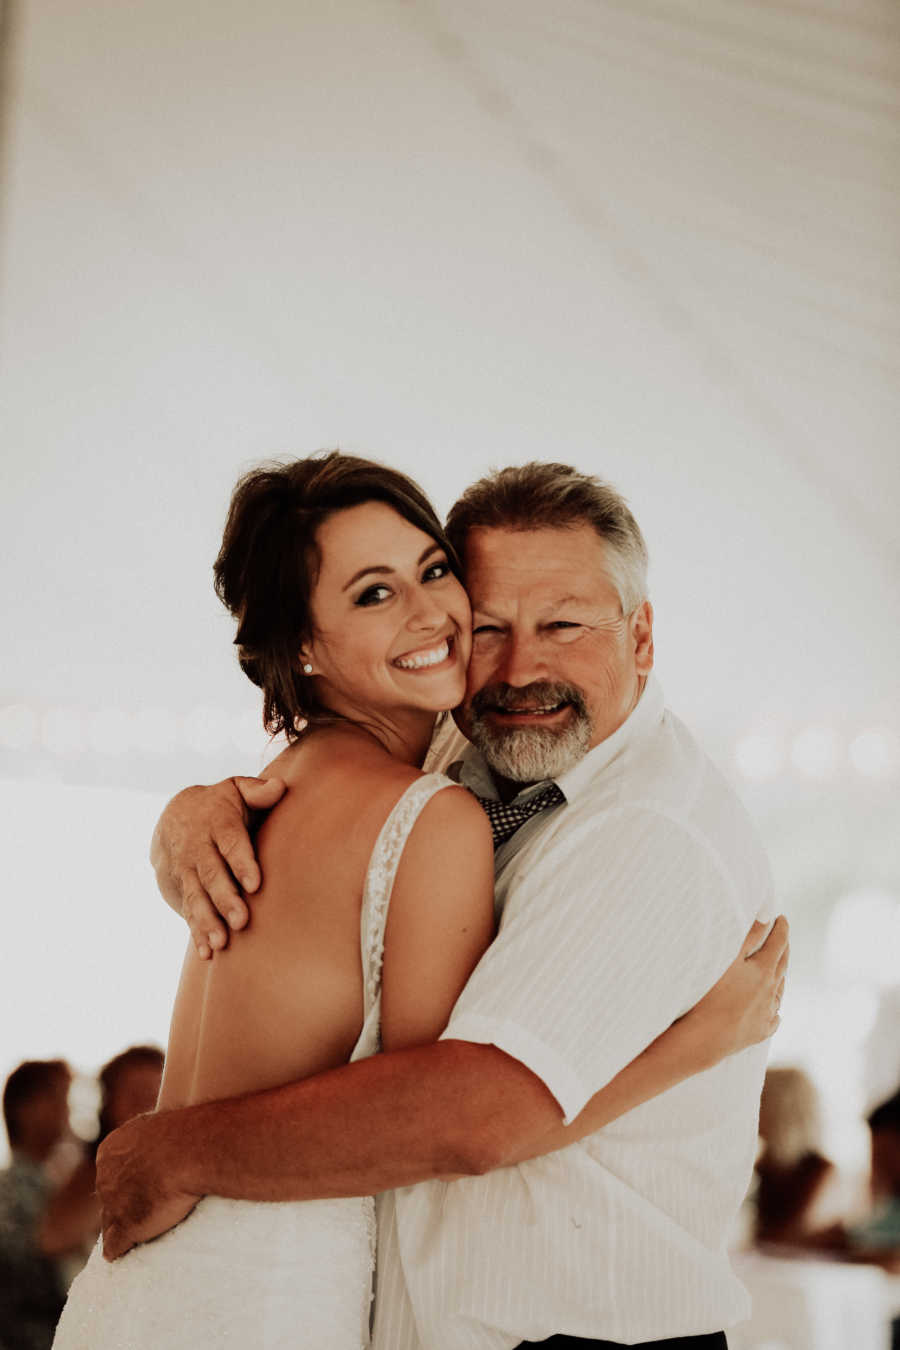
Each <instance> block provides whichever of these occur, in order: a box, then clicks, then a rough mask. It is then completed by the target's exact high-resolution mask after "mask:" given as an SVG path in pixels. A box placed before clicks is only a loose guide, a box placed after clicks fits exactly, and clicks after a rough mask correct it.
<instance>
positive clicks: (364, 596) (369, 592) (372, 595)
mask: <svg viewBox="0 0 900 1350" xmlns="http://www.w3.org/2000/svg"><path fill="white" fill-rule="evenodd" d="M390 594H391V588H390V586H385V585H384V583H383V582H379V583H378V584H377V585H376V586H367V587H366V589H365V590H364V591H363V592H362V593H361V594H360V595H358V596H357V597H356V599H355V600H354V602H353V603H354V604H355V605H378V604H380V603H381V601H382V600H387V598H388V596H389V595H390Z"/></svg>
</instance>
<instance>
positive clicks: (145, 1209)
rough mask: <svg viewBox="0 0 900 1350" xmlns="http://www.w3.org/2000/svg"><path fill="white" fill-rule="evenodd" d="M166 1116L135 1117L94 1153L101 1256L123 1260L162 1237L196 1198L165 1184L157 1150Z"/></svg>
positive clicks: (183, 1214) (110, 1259) (163, 1170)
mask: <svg viewBox="0 0 900 1350" xmlns="http://www.w3.org/2000/svg"><path fill="white" fill-rule="evenodd" d="M164 1121H165V1116H164V1115H163V1114H157V1113H151V1114H149V1115H146V1116H136V1117H135V1118H134V1119H133V1120H130V1121H128V1123H127V1124H126V1125H123V1126H122V1127H121V1128H120V1129H118V1130H114V1131H113V1132H112V1134H110V1135H109V1136H108V1137H107V1138H106V1139H105V1140H104V1141H103V1143H102V1144H101V1145H100V1149H99V1151H98V1153H97V1194H98V1195H99V1197H100V1200H101V1203H102V1206H103V1218H102V1225H103V1255H104V1256H105V1257H106V1259H107V1261H115V1260H116V1258H117V1257H119V1256H124V1254H125V1253H126V1252H127V1251H129V1250H130V1249H131V1248H132V1247H133V1246H135V1244H136V1243H138V1242H148V1241H149V1240H150V1239H151V1238H155V1237H159V1236H160V1234H161V1233H166V1232H168V1230H169V1229H170V1228H174V1227H175V1225H176V1224H178V1223H181V1221H182V1219H184V1218H186V1217H187V1215H188V1214H190V1212H191V1210H192V1209H193V1208H194V1206H195V1205H196V1203H197V1201H198V1200H199V1199H200V1197H199V1196H197V1195H189V1194H187V1193H186V1192H184V1191H180V1190H177V1189H173V1188H172V1187H171V1185H169V1184H167V1173H166V1169H165V1166H164V1165H163V1161H162V1156H161V1154H160V1150H159V1148H158V1147H155V1145H156V1144H157V1142H158V1139H159V1137H160V1136H161V1135H162V1134H163V1130H164Z"/></svg>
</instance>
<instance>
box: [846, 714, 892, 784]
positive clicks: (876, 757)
mask: <svg viewBox="0 0 900 1350" xmlns="http://www.w3.org/2000/svg"><path fill="white" fill-rule="evenodd" d="M849 756H850V763H851V764H852V765H853V767H854V769H855V770H856V772H857V773H859V774H862V776H863V777H864V778H889V777H891V775H892V774H893V773H894V772H895V770H896V768H897V746H896V742H895V741H894V738H893V737H892V736H891V735H890V733H889V732H888V731H885V730H884V728H882V727H869V728H868V729H867V730H866V731H861V732H860V733H859V735H858V736H854V738H853V740H852V741H851V742H850V749H849Z"/></svg>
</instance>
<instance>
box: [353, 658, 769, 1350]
mask: <svg viewBox="0 0 900 1350" xmlns="http://www.w3.org/2000/svg"><path fill="white" fill-rule="evenodd" d="M444 744H445V751H444V763H445V764H447V756H448V755H452V754H453V752H454V751H455V750H458V746H459V742H458V741H457V742H456V743H455V744H454V743H453V741H452V739H449V744H448V738H446V737H445V740H444ZM430 767H434V763H433V761H432V762H431V764H430ZM454 776H459V777H460V779H461V781H463V782H464V783H466V784H467V785H472V786H476V787H477V790H478V791H479V793H481V795H487V793H488V792H493V793H494V795H496V790H495V789H494V788H493V786H492V784H491V780H490V776H489V775H487V774H485V772H484V766H483V764H480V761H479V758H478V756H477V752H475V751H474V750H473V749H472V748H471V747H469V748H468V749H467V750H466V751H465V754H464V756H463V759H462V763H461V765H460V766H456V765H454ZM558 781H559V785H560V787H561V788H562V789H563V791H564V793H565V795H566V799H567V801H566V805H564V806H559V807H556V808H553V809H551V810H549V811H547V812H543V813H541V814H540V815H537V816H534V817H532V819H531V820H529V821H528V822H527V823H526V824H525V825H524V826H523V827H522V828H521V829H520V830H519V831H518V832H517V833H516V834H515V835H513V837H512V839H510V840H509V841H508V842H507V843H506V844H504V845H503V846H502V847H501V848H500V849H499V850H498V853H497V884H496V894H497V902H498V906H499V907H500V909H501V911H502V919H501V923H500V929H499V933H498V936H497V938H496V939H495V941H494V942H493V944H492V945H491V947H490V948H489V949H488V951H487V952H486V953H485V955H484V957H483V958H482V960H481V962H480V963H479V965H478V967H477V969H476V970H475V972H474V973H473V975H472V977H471V979H470V980H469V982H468V984H467V985H466V987H465V989H464V990H463V992H462V994H461V995H460V998H459V1001H458V1002H457V1004H456V1007H455V1008H454V1011H453V1013H452V1015H451V1018H450V1022H449V1024H448V1026H447V1028H446V1030H445V1032H444V1037H445V1038H452V1039H456V1040H467V1041H475V1042H481V1043H487V1044H491V1045H496V1046H498V1047H499V1048H500V1049H501V1050H504V1051H506V1052H507V1053H508V1054H510V1055H512V1056H514V1057H515V1058H516V1059H518V1060H520V1061H521V1062H522V1063H523V1064H525V1065H527V1066H528V1068H529V1069H531V1070H532V1072H533V1073H535V1074H536V1075H537V1076H538V1077H539V1078H540V1079H541V1080H542V1081H543V1082H544V1083H545V1084H546V1086H547V1087H548V1088H549V1090H550V1091H551V1092H552V1094H553V1095H554V1097H555V1098H556V1100H557V1101H558V1102H559V1105H560V1108H561V1111H562V1113H563V1116H564V1118H565V1120H566V1121H570V1120H572V1119H573V1118H574V1117H575V1116H576V1115H577V1114H578V1113H579V1111H580V1110H581V1109H582V1107H583V1106H584V1105H585V1103H586V1102H587V1101H588V1100H589V1099H590V1097H591V1096H592V1095H593V1094H594V1093H595V1092H596V1091H598V1089H600V1088H601V1087H603V1086H604V1085H605V1084H606V1083H608V1082H609V1081H610V1079H611V1078H613V1077H614V1076H615V1075H616V1074H617V1073H618V1072H619V1070H620V1069H622V1068H623V1067H624V1066H625V1065H626V1064H628V1063H629V1062H630V1061H631V1060H632V1059H634V1058H635V1056H636V1055H638V1054H639V1053H640V1051H641V1050H643V1049H644V1048H645V1047H646V1046H647V1045H649V1044H650V1042H651V1041H653V1040H654V1039H655V1038H656V1037H657V1036H658V1035H659V1034H660V1033H661V1032H662V1031H663V1030H665V1028H666V1027H668V1026H669V1025H670V1024H671V1023H672V1022H673V1021H674V1020H675V1018H677V1017H679V1016H680V1015H681V1014H683V1013H684V1012H686V1011H687V1010H688V1009H689V1008H690V1007H692V1006H693V1004H694V1003H696V1002H697V1001H698V999H699V998H700V997H701V996H702V995H703V994H704V993H705V992H706V991H707V990H708V989H709V988H710V987H711V985H712V984H714V983H715V981H716V980H717V979H718V977H719V976H720V975H721V974H722V972H723V971H724V970H725V968H726V966H728V965H729V963H730V962H731V961H732V960H733V959H734V957H735V955H736V954H737V952H738V949H739V948H740V946H741V943H742V941H743V938H744V936H745V934H746V932H747V930H748V928H749V927H750V924H751V922H752V921H753V919H754V918H755V917H756V916H757V914H759V913H761V912H764V913H765V914H766V915H767V916H769V917H770V915H771V878H770V873H769V868H768V864H767V861H766V858H765V855H764V853H763V851H762V849H761V847H760V844H759V842H758V840H757V838H756V835H755V833H754V830H753V828H752V826H751V824H750V822H749V819H748V818H747V816H746V813H745V812H744V809H743V807H742V806H741V804H740V802H739V801H738V799H737V797H736V796H735V794H734V793H733V791H732V790H731V788H730V787H729V786H728V784H727V783H726V782H725V780H724V779H723V778H722V776H721V775H720V774H719V772H718V771H717V770H716V769H715V767H714V766H713V765H712V764H711V762H710V761H709V759H708V758H707V757H706V755H705V754H704V753H703V752H702V750H701V749H700V748H699V746H698V745H697V743H696V742H695V741H694V739H693V737H692V736H691V735H690V733H689V732H688V731H687V729H686V728H685V727H684V726H683V724H682V723H681V722H679V720H678V719H677V718H676V717H674V716H672V714H671V713H669V712H668V711H666V710H665V709H664V707H663V696H662V691H661V689H660V687H659V684H658V683H657V681H656V680H655V679H654V678H651V679H650V680H649V681H648V683H647V686H646V688H645V690H644V693H643V696H642V697H641V699H640V701H639V703H638V705H637V707H636V708H635V710H634V711H633V712H632V714H631V716H630V717H629V718H628V719H627V721H626V722H625V723H624V724H623V725H622V726H621V727H620V728H619V729H618V731H616V732H615V733H614V734H613V735H612V736H610V737H609V738H608V739H607V740H606V741H604V742H603V743H602V744H600V745H598V746H596V747H595V748H594V749H593V750H591V751H590V752H589V753H588V754H587V755H586V756H585V757H584V759H583V760H581V761H580V762H579V763H578V764H577V765H576V766H575V767H574V768H572V769H570V770H569V771H568V772H567V773H565V774H563V775H562V776H561V777H560V779H559V780H558ZM530 790H534V789H530ZM765 1060H766V1047H765V1046H756V1047H753V1048H752V1049H750V1050H747V1051H744V1052H743V1053H741V1054H739V1055H735V1056H732V1057H731V1058H730V1059H727V1060H725V1061H723V1062H722V1063H721V1064H719V1065H717V1066H716V1067H715V1068H714V1069H711V1070H709V1071H707V1072H705V1073H702V1074H698V1075H696V1076H695V1077H694V1078H691V1079H689V1080H688V1081H687V1082H684V1083H682V1084H680V1085H679V1086H678V1087H676V1088H673V1089H671V1090H670V1091H668V1092H666V1093H663V1094H662V1095H660V1096H659V1097H657V1098H656V1099H654V1100H653V1101H650V1102H647V1103H645V1104H644V1105H643V1106H640V1107H638V1108H637V1109H636V1110H634V1111H631V1112H629V1113H628V1114H627V1115H625V1116H622V1117H620V1118H619V1119H618V1120H617V1121H614V1122H613V1123H612V1124H610V1125H608V1126H606V1127H605V1128H604V1129H602V1130H600V1131H599V1132H597V1133H596V1134H594V1135H591V1136H590V1137H589V1138H587V1139H585V1140H583V1141H582V1142H581V1143H579V1144H574V1145H572V1146H570V1147H569V1148H567V1149H564V1150H561V1151H560V1152H557V1153H554V1154H551V1155H548V1156H547V1157H544V1158H539V1159H536V1160H534V1161H531V1162H526V1163H521V1164H519V1165H518V1166H514V1167H506V1168H501V1169H499V1170H497V1171H495V1172H492V1173H490V1174H488V1175H486V1176H480V1177H467V1178H463V1179H462V1180H459V1181H454V1182H450V1183H445V1182H436V1181H435V1182H425V1183H423V1184H422V1185H419V1186H413V1187H407V1188H405V1189H403V1190H400V1191H395V1192H392V1193H389V1194H388V1195H386V1196H384V1197H382V1198H381V1205H380V1211H379V1228H380V1231H379V1254H378V1299H377V1307H376V1321H375V1333H374V1346H375V1350H509V1347H512V1346H515V1345H517V1344H518V1343H519V1341H521V1340H540V1339H542V1338H544V1337H546V1336H550V1335H552V1334H554V1333H557V1332H567V1333H569V1334H570V1335H574V1336H584V1337H598V1338H606V1339H610V1340H614V1341H623V1342H626V1343H627V1342H634V1341H644V1340H654V1339H662V1338H664V1337H669V1336H686V1335H691V1334H701V1333H704V1332H711V1331H718V1330H720V1329H722V1328H724V1327H728V1326H731V1325H733V1324H734V1323H735V1322H737V1321H740V1320H742V1319H743V1318H745V1317H747V1316H748V1314H749V1301H748V1298H747V1295H746V1293H745V1291H744V1289H743V1286H742V1285H741V1284H740V1283H739V1282H738V1280H737V1279H736V1277H735V1276H734V1274H733V1272H732V1270H731V1266H730V1263H729V1260H728V1255H727V1251H726V1241H727V1237H728V1233H729V1229H730V1227H731V1224H732V1221H733V1219H734V1216H735V1215H736V1213H737V1210H738V1208H739V1206H740V1204H741V1201H742V1199H743V1197H744V1194H745V1192H746V1189H747V1185H748V1182H749V1179H750V1174H751V1170H752V1166H753V1160H754V1153H755V1148H756V1127H757V1115H758V1106H759V1096H760V1090H761V1086H762V1079H763V1073H764V1068H765Z"/></svg>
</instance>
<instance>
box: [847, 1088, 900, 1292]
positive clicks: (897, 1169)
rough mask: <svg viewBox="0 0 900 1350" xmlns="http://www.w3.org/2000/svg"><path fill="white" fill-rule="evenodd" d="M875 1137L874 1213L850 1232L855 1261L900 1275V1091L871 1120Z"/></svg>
mask: <svg viewBox="0 0 900 1350" xmlns="http://www.w3.org/2000/svg"><path fill="white" fill-rule="evenodd" d="M868 1126H869V1130H870V1132H871V1136H872V1212H871V1214H870V1215H869V1217H868V1218H867V1219H865V1220H863V1221H862V1222H860V1223H857V1224H854V1225H853V1226H852V1227H851V1228H848V1229H847V1245H848V1247H849V1250H850V1253H851V1255H852V1256H853V1259H854V1260H856V1261H870V1262H873V1263H874V1264H876V1265H881V1266H885V1267H886V1268H887V1269H888V1270H891V1271H893V1272H894V1273H897V1274H900V1091H898V1092H895V1093H894V1095H893V1097H889V1098H888V1100H887V1101H886V1102H882V1103H881V1105H880V1106H879V1107H877V1108H876V1109H875V1110H874V1111H873V1112H872V1114H871V1115H870V1116H869V1118H868Z"/></svg>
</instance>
